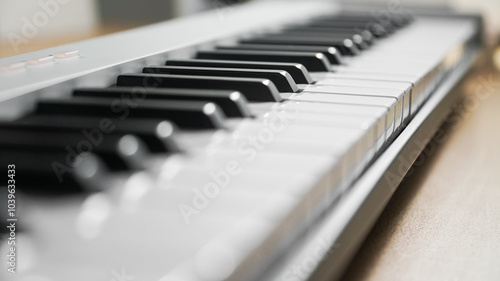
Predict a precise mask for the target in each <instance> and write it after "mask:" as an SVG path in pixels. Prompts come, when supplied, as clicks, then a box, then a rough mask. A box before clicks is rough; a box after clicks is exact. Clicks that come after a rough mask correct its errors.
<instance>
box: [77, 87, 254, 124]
mask: <svg viewBox="0 0 500 281" xmlns="http://www.w3.org/2000/svg"><path fill="white" fill-rule="evenodd" d="M137 94H138V92H137V89H136V88H132V87H116V88H105V89H103V88H83V89H76V90H74V91H73V95H74V96H79V97H103V98H120V97H123V98H132V97H133V96H134V95H137ZM139 94H140V95H141V98H143V99H147V100H192V101H210V102H213V103H215V104H217V105H218V106H219V107H220V108H221V109H222V110H223V111H224V114H225V115H226V116H227V117H252V114H251V113H250V109H249V108H248V104H247V101H246V99H245V97H244V96H243V95H242V94H241V93H240V92H237V91H228V90H198V89H170V88H141V89H140V93H139Z"/></svg>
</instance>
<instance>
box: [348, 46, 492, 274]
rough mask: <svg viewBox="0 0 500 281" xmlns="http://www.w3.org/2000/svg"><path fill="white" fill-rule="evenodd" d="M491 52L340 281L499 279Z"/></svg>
mask: <svg viewBox="0 0 500 281" xmlns="http://www.w3.org/2000/svg"><path fill="white" fill-rule="evenodd" d="M490 62H491V55H490V53H489V52H486V54H485V55H484V56H483V58H482V59H481V60H480V61H479V63H478V65H477V66H476V67H475V69H474V70H473V71H472V72H471V73H470V74H469V75H468V77H467V78H466V79H465V81H464V83H463V85H462V86H461V87H459V88H457V89H455V91H461V92H462V94H464V100H463V102H462V103H461V104H459V105H457V107H456V108H455V110H454V113H453V114H452V115H451V116H450V118H449V119H448V121H447V122H445V124H444V125H443V126H442V128H441V129H440V130H439V131H438V133H437V134H436V135H435V136H434V138H433V140H432V141H431V142H430V143H429V145H428V146H427V147H426V149H425V150H424V152H423V153H422V154H421V156H420V158H419V159H418V160H417V161H416V162H415V165H414V166H413V167H412V169H411V170H410V172H409V174H408V175H407V177H406V178H405V180H404V181H403V183H402V184H401V185H400V186H399V188H398V189H397V191H396V193H395V194H394V197H393V198H392V199H391V201H390V202H389V204H388V206H387V208H386V209H385V210H384V212H383V214H382V215H381V217H380V219H379V220H378V221H377V223H376V225H375V226H374V228H373V230H372V232H371V233H370V234H369V236H368V238H367V240H366V241H365V243H364V244H363V246H362V247H361V249H360V250H359V252H358V253H357V255H356V256H355V258H354V259H353V261H352V263H351V265H350V267H349V268H348V269H347V272H346V273H345V275H344V277H343V278H342V280H348V281H358V280H363V281H388V280H401V281H414V280H426V281H432V280H439V281H466V280H492V281H493V280H495V281H497V280H500V74H499V73H496V72H495V71H494V68H493V67H492V65H491V63H490Z"/></svg>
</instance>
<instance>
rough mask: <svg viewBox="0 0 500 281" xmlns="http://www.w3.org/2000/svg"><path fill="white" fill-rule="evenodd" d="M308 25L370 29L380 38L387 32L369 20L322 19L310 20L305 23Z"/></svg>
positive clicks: (356, 29)
mask: <svg viewBox="0 0 500 281" xmlns="http://www.w3.org/2000/svg"><path fill="white" fill-rule="evenodd" d="M307 26H308V27H335V28H348V29H352V30H353V31H358V30H368V31H370V32H371V33H372V34H373V35H374V36H375V37H377V38H382V37H385V36H387V34H388V33H389V32H388V31H387V30H386V29H385V28H384V27H383V26H382V25H380V24H379V23H376V22H369V23H353V22H344V21H339V22H331V21H330V22H329V21H322V22H319V21H318V22H312V23H309V24H308V25H307Z"/></svg>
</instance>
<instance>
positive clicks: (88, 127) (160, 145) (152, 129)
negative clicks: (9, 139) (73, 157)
mask: <svg viewBox="0 0 500 281" xmlns="http://www.w3.org/2000/svg"><path fill="white" fill-rule="evenodd" d="M0 129H16V130H24V131H38V132H42V131H43V132H72V133H82V134H86V135H98V136H99V135H103V136H104V135H108V134H113V135H126V134H132V135H136V136H137V137H139V138H140V139H141V140H142V141H143V142H144V143H145V144H146V146H147V147H148V148H149V150H150V151H151V152H179V151H180V149H179V145H178V143H177V141H176V139H175V134H174V132H175V126H174V125H173V124H172V123H170V122H168V121H164V120H149V119H133V118H128V119H126V120H119V119H110V118H98V117H85V116H64V115H62V116H61V115H31V116H27V117H24V118H22V119H20V120H17V121H14V122H0Z"/></svg>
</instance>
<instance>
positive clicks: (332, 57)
mask: <svg viewBox="0 0 500 281" xmlns="http://www.w3.org/2000/svg"><path fill="white" fill-rule="evenodd" d="M217 49H219V50H257V51H285V52H314V53H322V54H323V55H325V56H326V57H327V58H328V60H329V61H330V63H331V64H342V63H343V59H342V55H341V54H340V52H338V51H337V49H336V48H335V47H325V46H300V45H266V44H239V45H234V46H217Z"/></svg>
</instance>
